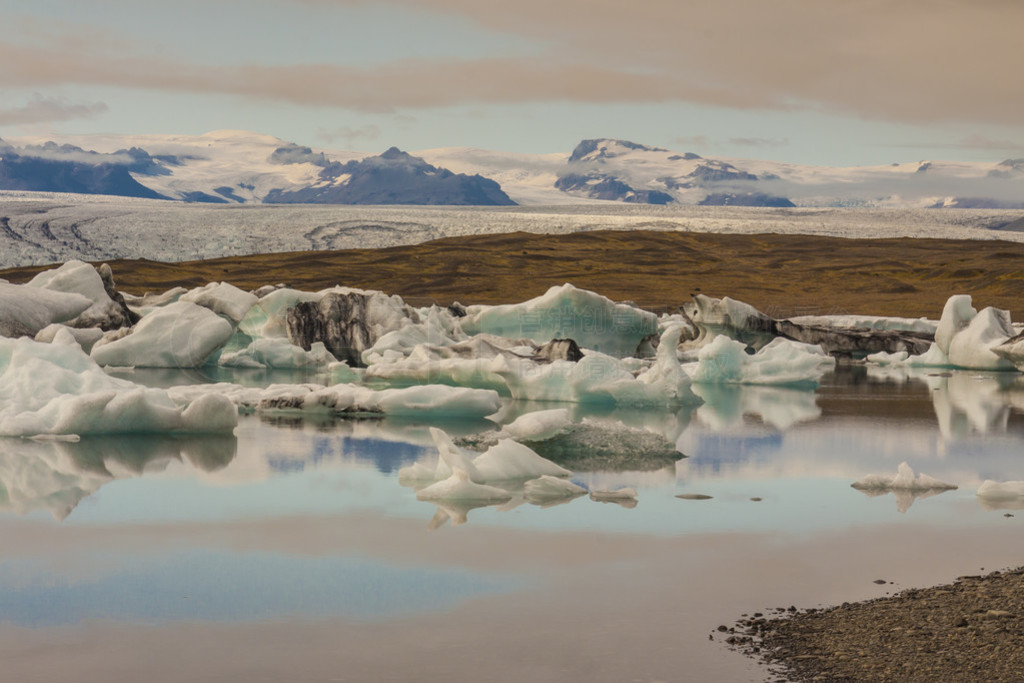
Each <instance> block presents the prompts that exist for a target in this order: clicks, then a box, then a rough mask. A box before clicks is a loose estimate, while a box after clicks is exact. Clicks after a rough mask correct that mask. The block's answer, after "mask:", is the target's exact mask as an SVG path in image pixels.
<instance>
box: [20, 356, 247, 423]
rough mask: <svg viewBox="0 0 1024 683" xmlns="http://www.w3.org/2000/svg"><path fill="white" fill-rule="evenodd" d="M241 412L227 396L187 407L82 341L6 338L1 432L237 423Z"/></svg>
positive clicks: (206, 397)
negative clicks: (112, 368)
mask: <svg viewBox="0 0 1024 683" xmlns="http://www.w3.org/2000/svg"><path fill="white" fill-rule="evenodd" d="M237 419H238V415H237V412H236V410H235V407H234V405H233V404H232V403H231V402H230V401H228V400H227V399H225V398H224V397H221V396H216V395H209V396H204V397H202V399H201V400H198V401H196V402H194V403H192V405H190V406H188V407H187V408H185V409H182V408H181V407H179V406H178V405H177V404H175V403H174V401H172V400H171V398H170V396H169V394H168V393H167V392H166V391H164V390H162V389H148V388H145V387H141V386H139V385H137V384H134V383H132V382H128V381H126V380H123V379H117V378H114V377H110V376H109V375H107V374H106V373H105V372H103V369H102V368H101V367H99V366H98V365H97V364H96V363H95V362H94V361H93V360H92V359H91V358H90V357H89V356H87V355H85V353H84V352H83V351H82V350H81V348H79V347H78V346H77V345H73V344H42V343H39V342H36V341H33V340H31V339H5V338H0V436H34V435H39V434H122V433H133V432H208V431H230V430H231V429H233V428H234V426H235V424H236V423H237Z"/></svg>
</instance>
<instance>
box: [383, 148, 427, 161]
mask: <svg viewBox="0 0 1024 683" xmlns="http://www.w3.org/2000/svg"><path fill="white" fill-rule="evenodd" d="M380 158H381V159H388V160H398V159H401V160H405V159H417V160H418V161H423V160H422V159H418V157H414V156H413V155H411V154H409V153H408V152H403V151H402V150H400V149H398V148H397V147H388V148H387V149H386V150H384V152H383V153H382V154H381V155H380Z"/></svg>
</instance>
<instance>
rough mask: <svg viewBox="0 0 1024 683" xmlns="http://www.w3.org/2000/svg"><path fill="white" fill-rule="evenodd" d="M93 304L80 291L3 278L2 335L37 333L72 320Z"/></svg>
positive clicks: (0, 303)
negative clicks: (60, 290) (18, 283)
mask: <svg viewBox="0 0 1024 683" xmlns="http://www.w3.org/2000/svg"><path fill="white" fill-rule="evenodd" d="M92 305H93V301H92V299H89V298H88V297H86V296H83V295H81V294H76V293H70V292H59V291H54V290H50V289H43V288H41V287H29V286H28V285H12V284H9V283H7V282H0V336H3V337H22V336H28V337H32V336H35V335H36V334H38V333H39V331H40V330H42V329H43V328H44V327H46V326H48V325H52V324H53V323H64V322H67V321H69V320H72V319H73V318H75V317H77V316H79V315H81V314H82V313H83V312H85V311H86V310H88V309H89V308H90V307H91V306H92Z"/></svg>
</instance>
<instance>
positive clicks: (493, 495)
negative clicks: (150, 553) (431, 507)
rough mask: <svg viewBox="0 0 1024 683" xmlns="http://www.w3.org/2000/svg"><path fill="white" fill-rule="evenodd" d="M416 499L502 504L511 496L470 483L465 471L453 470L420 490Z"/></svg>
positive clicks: (494, 488) (483, 485) (495, 488)
mask: <svg viewBox="0 0 1024 683" xmlns="http://www.w3.org/2000/svg"><path fill="white" fill-rule="evenodd" d="M416 497H417V498H419V499H420V500H430V501H437V500H444V501H454V502H487V503H504V502H507V501H510V500H512V494H511V493H509V492H508V491H506V490H505V489H499V488H498V487H497V486H488V485H487V484H478V483H476V482H474V481H470V478H469V474H467V473H466V471H465V470H455V471H454V472H452V476H450V477H448V478H447V479H442V480H441V481H438V482H434V483H433V484H431V485H430V486H427V487H426V488H424V489H420V491H419V492H418V493H417V494H416Z"/></svg>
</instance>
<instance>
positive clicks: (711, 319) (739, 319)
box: [684, 294, 775, 348]
mask: <svg viewBox="0 0 1024 683" xmlns="http://www.w3.org/2000/svg"><path fill="white" fill-rule="evenodd" d="M684 308H685V311H686V313H687V314H688V316H689V318H690V320H692V321H693V324H694V325H695V326H696V328H697V331H698V334H697V336H696V338H694V339H692V341H691V342H690V344H689V346H691V347H694V348H699V347H701V346H704V345H705V344H707V343H708V342H710V341H711V340H712V339H714V338H715V337H716V336H718V335H725V336H727V337H729V338H731V339H736V340H738V341H742V342H743V343H745V344H751V345H753V346H755V347H760V346H761V345H763V344H764V343H766V342H767V341H768V340H770V339H771V338H772V337H773V336H775V333H774V330H773V324H774V321H773V320H772V319H771V318H770V317H768V316H767V315H765V314H764V313H762V312H761V311H759V310H757V309H756V308H754V307H753V306H751V305H750V304H746V303H743V302H742V301H737V300H736V299H730V298H729V297H723V298H721V299H716V298H714V297H710V296H706V295H704V294H697V295H696V296H694V297H693V303H692V304H688V305H687V306H685V307H684Z"/></svg>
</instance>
